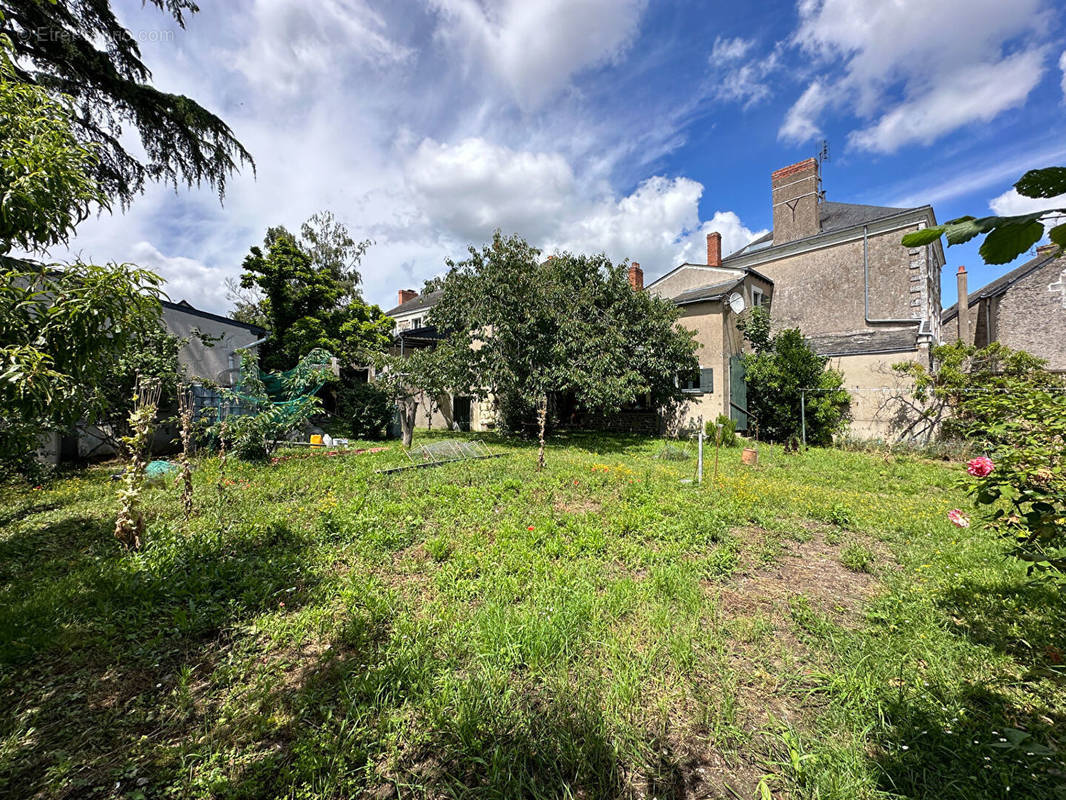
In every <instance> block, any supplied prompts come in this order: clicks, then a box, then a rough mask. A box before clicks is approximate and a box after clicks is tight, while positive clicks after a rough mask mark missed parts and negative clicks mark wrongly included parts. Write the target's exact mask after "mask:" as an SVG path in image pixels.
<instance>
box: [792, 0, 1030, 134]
mask: <svg viewBox="0 0 1066 800" xmlns="http://www.w3.org/2000/svg"><path fill="white" fill-rule="evenodd" d="M1042 6H1043V0H1012V2H1010V3H1004V2H1002V0H939V2H934V3H930V2H927V0H893V2H881V3H870V2H868V1H867V0H800V2H799V5H798V9H799V15H800V25H799V28H798V29H797V31H796V33H795V35H794V36H793V39H792V42H793V44H794V45H796V46H798V47H799V48H800V49H801V50H802V51H803V52H805V53H806V54H807V55H808V56H809V57H810V58H811V59H812V63H813V65H814V66H815V67H816V68H817V69H818V70H819V77H818V78H817V80H818V81H820V82H821V83H822V84H823V86H824V88H825V91H826V92H827V93H828V94H829V95H830V96H831V97H832V98H833V103H832V105H833V107H845V106H847V107H849V108H853V109H854V112H855V114H856V115H857V116H859V117H860V118H872V119H874V120H875V121H874V122H873V123H872V124H871V125H868V126H867V127H866V128H864V129H863V130H861V131H860V132H858V133H857V134H856V135H855V137H854V139H853V143H854V144H855V145H856V146H858V147H861V148H864V149H868V150H874V151H891V150H894V149H896V148H898V147H900V146H901V145H903V144H907V143H911V142H923V143H926V142H929V141H932V140H934V139H936V138H938V137H939V136H942V135H944V134H946V133H948V132H950V131H952V130H955V129H957V128H959V127H961V126H963V125H966V124H968V123H970V122H974V121H980V120H988V119H991V118H992V117H994V116H996V115H998V114H1000V113H1002V112H1003V111H1005V110H1007V109H1009V108H1012V107H1015V106H1016V105H1018V104H1019V103H1021V102H1024V100H1025V98H1026V97H1027V96H1028V94H1029V92H1030V91H1031V90H1032V88H1033V87H1035V86H1036V84H1037V82H1038V81H1039V78H1040V76H1041V75H1042V74H1043V71H1044V61H1045V56H1046V53H1045V50H1044V48H1043V47H1042V45H1041V44H1040V41H1039V38H1040V37H1041V36H1042V35H1044V33H1043V32H1044V31H1045V30H1046V29H1047V27H1048V25H1047V20H1046V16H1045V14H1043V13H1042ZM945 31H950V35H945V33H944V32H945ZM838 65H839V66H840V67H841V68H842V69H840V70H837V66H838ZM967 74H969V75H970V76H971V78H973V82H972V84H971V85H970V86H969V87H968V91H967V87H966V77H965V76H966V75H967ZM1006 74H1009V75H1010V77H1011V79H1012V81H1011V82H1010V83H1008V82H1007V81H1006V80H1004V79H1003V78H1002V77H1001V76H1002V75H1006ZM980 79H984V81H985V83H986V85H984V86H982V85H981V83H980ZM808 91H809V90H808ZM971 94H972V95H975V96H976V95H979V96H981V97H982V98H983V100H984V102H983V103H979V102H974V101H973V100H972V98H971V96H970V95H971ZM801 99H802V98H801ZM828 105H829V104H827V103H823V104H822V105H821V107H820V108H818V109H817V112H816V113H813V114H808V115H806V116H805V117H804V118H803V119H802V123H803V124H792V125H789V122H790V120H789V119H788V118H786V124H785V125H784V126H783V127H782V129H781V131H780V135H781V138H783V139H789V140H793V141H796V140H799V138H800V137H801V136H805V137H806V138H813V137H814V136H816V135H817V131H818V129H819V125H818V122H817V117H818V116H819V115H820V113H821V112H823V111H824V110H825V109H826V108H827V107H828ZM886 109H887V110H886ZM918 115H925V116H927V117H929V119H918V120H915V119H914V118H913V117H915V116H918ZM792 122H793V123H796V120H795V119H793V120H792Z"/></svg>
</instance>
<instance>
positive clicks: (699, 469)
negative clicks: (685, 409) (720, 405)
mask: <svg viewBox="0 0 1066 800" xmlns="http://www.w3.org/2000/svg"><path fill="white" fill-rule="evenodd" d="M699 425H700V431H699V433H698V434H697V435H696V438H697V440H698V441H699V453H698V454H697V456H696V483H698V484H701V485H702V484H703V415H702V414H701V415H700V422H699Z"/></svg>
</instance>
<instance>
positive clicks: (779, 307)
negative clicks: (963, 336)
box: [653, 158, 944, 438]
mask: <svg viewBox="0 0 1066 800" xmlns="http://www.w3.org/2000/svg"><path fill="white" fill-rule="evenodd" d="M770 198H771V209H772V218H773V228H772V230H771V231H770V232H769V233H767V234H765V235H763V236H760V237H759V238H757V239H755V240H754V241H752V242H750V243H748V244H747V245H746V246H745V247H743V248H741V249H740V250H738V251H737V252H735V253H732V254H731V255H729V256H728V257H726V258H723V259H722V260H721V266H722V267H723V268H729V269H734V270H738V271H740V272H753V273H757V274H758V275H759V276H760V277H763V278H765V279H767V280H769V281H770V282H772V285H773V302H772V313H771V316H772V320H773V325H774V327H775V328H776V329H781V328H789V327H795V328H799V329H800V331H801V332H802V333H803V335H804V336H805V337H806V339H807V340H808V342H809V343H810V345H811V346H812V347H813V348H814V350H815V351H816V352H817V353H819V354H820V355H822V356H825V357H827V358H829V359H830V365H831V366H832V367H833V368H835V369H838V370H840V371H841V372H842V373H843V374H844V383H845V386H846V387H847V388H848V390H849V392H850V393H851V398H852V406H851V410H852V422H851V427H850V433H851V435H853V436H856V437H861V438H889V437H890V436H891V435H892V432H893V431H892V427H893V419H894V418H895V417H896V415H897V414H898V412H899V408H898V406H897V404H896V403H895V402H894V401H893V397H894V396H895V395H896V394H897V393H898V392H899V391H900V381H899V378H898V377H897V376H896V375H895V374H894V372H893V370H892V365H893V364H895V363H898V362H902V361H913V360H916V361H921V362H924V363H926V364H928V363H929V360H930V347H931V346H932V345H933V344H935V343H937V342H939V341H940V340H941V313H940V308H941V306H940V271H941V268H942V267H943V265H944V252H943V248H942V245H941V243H940V242H939V240H938V241H936V242H933V243H932V244H929V245H927V246H924V247H914V248H908V247H904V246H903V245H902V244H901V243H900V240H901V239H902V237H903V236H904V235H905V234H907V233H909V232H911V231H917V230H921V229H923V228H926V227H929V226H932V225H935V224H936V217H935V215H934V213H933V209H932V208H931V207H930V206H928V205H925V206H918V207H915V208H890V207H885V206H870V205H858V204H853V203H837V202H830V201H827V200H825V199H824V193H823V192H822V189H821V178H820V175H819V164H818V161H817V160H816V159H813V158H810V159H807V160H806V161H801V162H799V163H798V164H792V165H791V166H788V167H784V168H782V169H779V170H777V171H775V172H773V173H772V174H771V176H770ZM671 274H672V273H671ZM666 277H669V275H667V276H666ZM660 280H663V279H660ZM658 283H659V282H658V281H657V282H656V284H658ZM656 284H653V286H654V285H656Z"/></svg>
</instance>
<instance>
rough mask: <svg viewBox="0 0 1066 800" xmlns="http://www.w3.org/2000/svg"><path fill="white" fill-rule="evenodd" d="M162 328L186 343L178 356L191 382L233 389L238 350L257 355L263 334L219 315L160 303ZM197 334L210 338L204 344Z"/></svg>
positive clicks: (238, 366)
mask: <svg viewBox="0 0 1066 800" xmlns="http://www.w3.org/2000/svg"><path fill="white" fill-rule="evenodd" d="M163 324H164V325H165V326H166V329H167V332H168V333H170V334H171V335H172V336H177V337H178V338H179V339H187V340H188V342H187V343H186V345H185V346H184V347H183V348H182V349H181V353H180V354H179V355H178V358H179V360H180V361H181V365H182V367H184V368H185V374H186V375H187V376H188V377H189V378H190V379H191V380H206V381H211V382H213V383H217V384H219V385H220V386H232V385H233V384H234V383H235V382H236V380H237V376H238V372H239V370H240V366H241V364H240V358H239V356H238V353H237V351H238V350H251V351H252V352H253V353H254V352H257V351H258V347H259V345H260V344H262V342H263V337H265V336H266V330H264V329H263V328H260V327H259V326H258V325H249V324H248V323H245V322H238V321H237V320H235V319H230V318H229V317H223V316H221V315H220V314H212V313H211V312H209V311H201V310H200V309H198V308H193V307H192V306H191V305H190V304H189V303H188V302H187V301H185V300H182V301H180V302H177V303H171V302H169V301H166V300H164V301H163ZM199 334H202V335H204V336H206V337H209V340H208V342H204V341H203V340H202V339H201V338H200V336H199Z"/></svg>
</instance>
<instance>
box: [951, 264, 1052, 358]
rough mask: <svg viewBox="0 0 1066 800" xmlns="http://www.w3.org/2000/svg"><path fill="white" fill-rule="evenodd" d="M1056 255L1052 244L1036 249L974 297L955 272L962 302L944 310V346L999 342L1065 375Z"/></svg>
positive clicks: (963, 278) (963, 271)
mask: <svg viewBox="0 0 1066 800" xmlns="http://www.w3.org/2000/svg"><path fill="white" fill-rule="evenodd" d="M1057 253H1058V247H1056V246H1055V245H1045V246H1043V247H1038V248H1037V249H1036V257H1035V258H1032V259H1030V260H1029V261H1026V262H1025V263H1024V264H1022V265H1021V266H1020V267H1016V268H1015V269H1012V270H1011V271H1010V272H1008V273H1006V274H1005V275H1001V276H1000V277H998V278H996V279H995V280H994V281H992V282H991V283H989V284H987V285H986V286H983V287H981V288H980V289H978V290H977V291H975V292H972V293H970V292H969V291H968V287H967V283H968V276H967V274H966V268H965V267H959V271H958V274H957V276H956V279H957V280H958V284H959V298H960V300H961V299H962V298H966V302H964V303H961V302H960V303H955V305H953V306H951V307H950V308H947V309H944V316H943V325H944V339H945V341H958V340H959V339H962V340H963V341H965V342H966V343H967V344H972V345H975V346H977V347H986V346H988V345H989V344H991V343H992V342H1000V343H1002V344H1004V345H1006V346H1007V347H1010V348H1011V349H1013V350H1025V351H1026V352H1028V353H1031V354H1032V355H1034V356H1038V357H1040V358H1043V359H1046V360H1047V362H1048V367H1049V368H1050V369H1052V370H1055V371H1056V372H1066V255H1056V254H1057Z"/></svg>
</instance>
